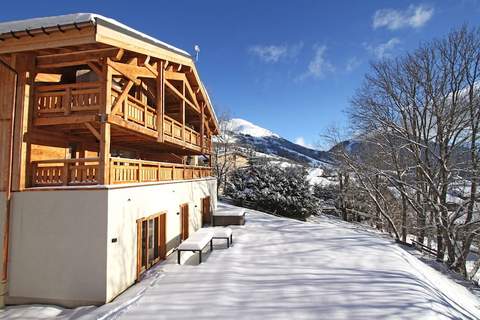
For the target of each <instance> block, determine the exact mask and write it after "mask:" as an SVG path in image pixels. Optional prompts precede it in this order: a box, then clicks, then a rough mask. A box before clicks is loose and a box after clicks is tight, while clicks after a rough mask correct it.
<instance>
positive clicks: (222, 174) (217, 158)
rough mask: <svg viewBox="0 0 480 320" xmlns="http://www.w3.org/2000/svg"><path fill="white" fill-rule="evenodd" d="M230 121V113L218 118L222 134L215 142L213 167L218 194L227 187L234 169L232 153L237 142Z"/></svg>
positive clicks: (224, 113)
mask: <svg viewBox="0 0 480 320" xmlns="http://www.w3.org/2000/svg"><path fill="white" fill-rule="evenodd" d="M230 119H231V117H230V113H229V112H228V111H227V112H223V113H222V114H221V115H220V116H219V117H218V123H219V130H220V134H219V135H217V136H216V137H215V138H214V141H213V150H212V165H213V170H214V172H215V176H216V177H217V194H218V193H219V192H220V190H223V188H224V187H225V185H226V182H227V179H228V175H229V173H230V172H231V171H232V169H233V167H234V164H233V163H232V161H231V159H232V158H231V155H230V153H231V152H233V151H235V143H234V142H235V141H234V137H233V134H232V128H231V123H230Z"/></svg>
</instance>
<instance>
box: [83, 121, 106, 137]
mask: <svg viewBox="0 0 480 320" xmlns="http://www.w3.org/2000/svg"><path fill="white" fill-rule="evenodd" d="M84 124H85V127H87V129H88V130H90V132H91V133H92V134H93V135H94V136H95V138H97V140H98V141H100V139H102V137H101V135H100V132H98V131H97V129H95V128H94V126H92V124H91V123H90V122H85V123H84Z"/></svg>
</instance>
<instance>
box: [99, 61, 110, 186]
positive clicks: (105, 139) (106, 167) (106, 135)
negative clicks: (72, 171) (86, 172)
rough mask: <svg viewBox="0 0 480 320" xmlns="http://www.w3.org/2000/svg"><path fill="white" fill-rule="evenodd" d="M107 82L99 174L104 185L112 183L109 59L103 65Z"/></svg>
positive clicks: (101, 107) (102, 114)
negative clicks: (108, 119) (108, 118)
mask: <svg viewBox="0 0 480 320" xmlns="http://www.w3.org/2000/svg"><path fill="white" fill-rule="evenodd" d="M103 72H104V78H105V82H104V85H103V86H102V92H101V99H102V101H101V105H100V114H101V119H100V148H99V149H100V152H99V159H100V165H99V174H98V182H99V183H100V184H102V185H107V184H109V183H110V123H108V122H107V117H108V115H109V114H110V113H111V107H112V68H111V66H110V59H109V58H107V59H106V61H105V63H104V64H103Z"/></svg>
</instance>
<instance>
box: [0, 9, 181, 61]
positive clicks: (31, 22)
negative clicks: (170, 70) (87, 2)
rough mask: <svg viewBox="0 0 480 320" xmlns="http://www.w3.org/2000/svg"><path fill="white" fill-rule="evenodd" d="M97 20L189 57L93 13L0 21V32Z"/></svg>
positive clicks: (176, 49)
mask: <svg viewBox="0 0 480 320" xmlns="http://www.w3.org/2000/svg"><path fill="white" fill-rule="evenodd" d="M97 20H103V21H106V22H108V23H111V24H113V25H115V26H117V27H118V28H120V29H123V30H125V31H127V32H132V33H134V34H135V35H136V36H138V37H140V38H142V39H144V40H147V41H151V42H153V43H155V44H156V45H159V46H161V47H164V48H167V49H169V50H172V51H175V52H177V53H180V54H182V55H186V56H189V57H190V54H189V53H188V52H186V51H184V50H181V49H178V48H176V47H174V46H172V45H170V44H168V43H165V42H163V41H160V40H158V39H156V38H153V37H151V36H149V35H147V34H145V33H142V32H140V31H137V30H135V29H133V28H130V27H129V26H127V25H124V24H123V23H121V22H118V21H117V20H114V19H111V18H107V17H104V16H102V15H99V14H95V13H73V14H66V15H60V16H51V17H43V18H33V19H25V20H17V21H7V22H2V23H0V34H4V33H10V32H17V31H25V30H33V29H39V28H42V27H43V28H48V27H55V26H57V25H68V24H74V23H83V22H92V23H97Z"/></svg>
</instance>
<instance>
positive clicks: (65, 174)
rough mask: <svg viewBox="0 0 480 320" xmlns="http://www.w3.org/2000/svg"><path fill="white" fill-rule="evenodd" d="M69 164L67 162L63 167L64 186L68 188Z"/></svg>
mask: <svg viewBox="0 0 480 320" xmlns="http://www.w3.org/2000/svg"><path fill="white" fill-rule="evenodd" d="M69 164H70V163H69V162H68V161H65V163H64V165H63V171H62V185H64V186H66V185H68V176H69V174H68V171H69Z"/></svg>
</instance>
